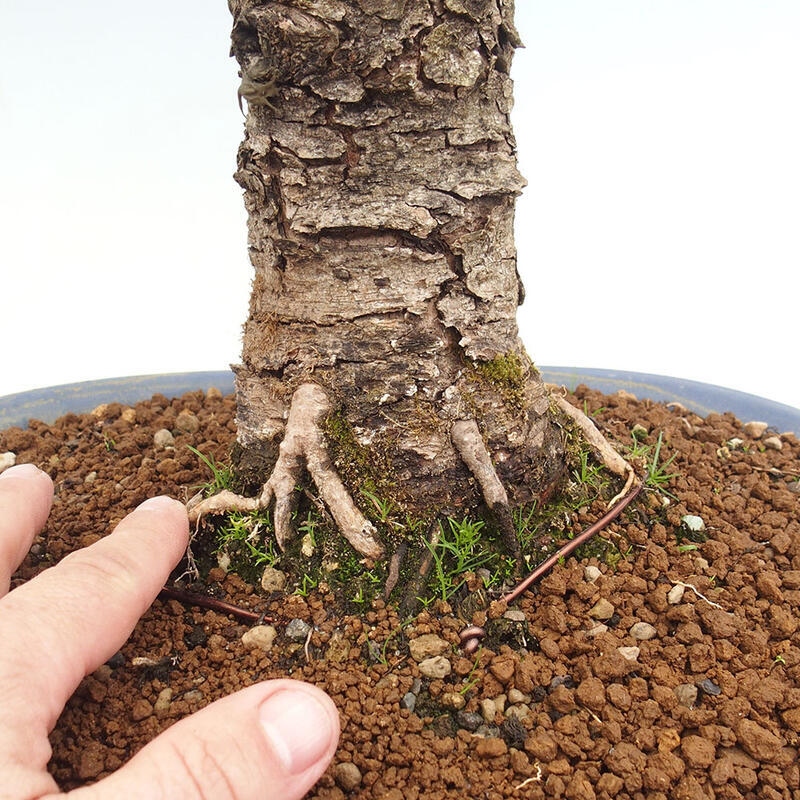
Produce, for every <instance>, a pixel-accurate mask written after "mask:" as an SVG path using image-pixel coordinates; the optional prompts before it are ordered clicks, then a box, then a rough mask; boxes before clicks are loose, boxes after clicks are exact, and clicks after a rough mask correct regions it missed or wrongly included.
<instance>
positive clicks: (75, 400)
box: [0, 366, 800, 436]
mask: <svg viewBox="0 0 800 800" xmlns="http://www.w3.org/2000/svg"><path fill="white" fill-rule="evenodd" d="M539 370H540V372H541V373H542V376H543V377H544V379H545V381H547V382H548V383H556V384H563V385H564V386H566V387H567V388H568V389H570V390H572V389H574V388H575V387H576V386H577V385H578V384H581V383H582V384H585V385H587V386H590V387H591V388H592V389H596V390H598V391H601V392H603V393H604V394H614V393H615V392H618V391H620V390H623V391H626V392H630V393H631V394H633V395H635V396H636V397H637V398H638V399H640V400H644V399H648V400H654V401H656V402H666V403H679V404H680V405H682V406H684V407H685V408H687V409H689V410H690V411H693V412H695V413H696V414H699V415H700V416H702V417H705V416H707V415H708V414H712V413H718V414H719V413H724V412H726V411H730V412H732V413H733V414H735V415H736V416H737V417H738V418H739V419H740V420H741V421H742V422H748V421H751V420H760V421H763V422H766V423H768V424H769V425H770V427H772V428H774V429H775V430H776V431H778V432H792V433H794V434H795V435H796V436H800V409H797V408H793V407H792V406H787V405H784V404H783V403H777V402H775V401H773V400H767V399H766V398H763V397H759V396H758V395H754V394H748V393H747V392H740V391H738V390H736V389H728V388H725V387H723V386H715V385H714V384H708V383H701V382H699V381H691V380H686V379H683V378H674V377H670V376H667V375H652V374H649V373H645V372H626V371H622V370H608V369H594V368H588V367H550V366H546V367H539ZM211 387H216V388H217V389H219V390H220V391H221V392H223V394H229V393H231V392H233V391H234V376H233V372H231V371H229V370H223V371H208V372H175V373H162V374H154V375H133V376H126V377H118V378H106V379H103V380H94V381H82V382H80V383H67V384H62V385H59V386H49V387H45V388H42V389H32V390H30V391H26V392H18V393H17V394H11V395H7V396H6V397H0V429H4V428H10V427H20V428H25V427H27V425H28V421H29V420H31V419H38V420H41V421H43V422H45V423H48V424H51V423H53V422H54V421H55V420H56V419H57V418H58V417H60V416H63V415H64V414H68V413H75V414H80V413H86V412H88V411H91V410H92V409H93V408H96V407H97V406H98V405H100V404H102V403H114V402H118V403H122V404H124V405H133V404H134V403H137V402H141V401H143V400H147V399H149V398H150V397H152V396H153V395H154V394H162V395H164V396H166V397H170V398H172V397H179V396H180V395H182V394H185V393H186V392H191V391H198V390H203V391H206V390H208V389H209V388H211Z"/></svg>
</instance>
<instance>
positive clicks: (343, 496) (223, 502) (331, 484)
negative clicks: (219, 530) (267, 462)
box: [189, 383, 383, 559]
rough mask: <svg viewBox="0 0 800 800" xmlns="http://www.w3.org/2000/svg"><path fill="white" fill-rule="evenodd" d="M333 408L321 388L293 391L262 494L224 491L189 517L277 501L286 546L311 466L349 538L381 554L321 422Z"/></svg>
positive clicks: (367, 552)
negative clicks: (340, 472)
mask: <svg viewBox="0 0 800 800" xmlns="http://www.w3.org/2000/svg"><path fill="white" fill-rule="evenodd" d="M330 411H331V404H330V400H329V399H328V395H327V394H326V393H325V391H324V390H323V389H322V387H321V386H318V385H317V384H316V383H304V384H301V385H300V386H299V387H298V388H297V389H296V390H295V392H294V394H293V395H292V402H291V406H290V408H289V417H288V419H287V421H286V433H285V436H284V438H283V441H282V442H281V445H280V448H279V450H278V460H277V461H276V462H275V466H274V468H273V470H272V474H271V475H270V477H269V480H267V482H266V483H265V484H264V487H263V489H262V491H261V494H260V495H259V496H258V497H254V498H251V497H242V496H241V495H237V494H235V493H233V492H229V491H223V492H219V493H218V494H216V495H213V496H212V497H209V498H206V499H205V500H202V501H200V502H199V503H197V504H196V505H192V506H191V508H189V519H190V520H192V521H194V522H197V521H199V520H200V519H201V518H202V517H204V516H206V515H207V514H224V513H227V512H230V511H245V512H250V511H256V510H259V509H267V508H269V507H270V505H271V504H273V503H274V512H273V523H274V526H275V540H276V541H277V543H278V546H279V547H280V548H281V549H284V546H285V542H286V541H287V540H288V539H289V538H291V536H292V535H293V533H294V531H293V528H292V524H291V520H292V514H293V512H294V510H295V507H296V502H297V493H296V492H295V487H296V486H297V485H298V484H299V483H300V482H301V480H302V477H303V471H304V470H307V471H308V473H309V475H310V476H311V479H312V480H313V481H314V484H315V485H316V487H317V490H318V491H319V494H320V497H321V498H322V500H323V501H324V503H325V505H326V506H327V507H328V509H329V510H330V512H331V514H332V516H333V518H334V520H335V521H336V525H337V526H338V528H339V530H340V532H341V533H342V535H343V536H344V537H345V538H346V539H347V541H349V542H350V544H351V545H353V547H354V548H355V549H356V550H357V551H358V552H359V553H361V554H362V555H363V556H366V557H367V558H371V559H379V558H381V557H382V556H383V548H382V547H381V545H380V543H379V542H378V540H377V539H376V538H375V533H376V531H375V528H374V526H373V525H372V523H371V522H370V521H369V520H368V519H367V518H366V517H365V516H364V515H363V514H362V513H361V511H359V509H358V508H357V507H356V504H355V503H354V502H353V499H352V497H350V494H349V492H348V491H347V489H346V488H345V486H344V484H343V483H342V481H341V478H340V477H339V475H338V473H337V472H336V469H335V467H334V466H333V464H332V463H331V460H330V456H329V455H328V450H327V447H326V445H325V437H324V434H323V431H322V423H323V421H324V420H325V418H326V417H327V416H328V414H329V413H330Z"/></svg>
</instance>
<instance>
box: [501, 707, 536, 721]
mask: <svg viewBox="0 0 800 800" xmlns="http://www.w3.org/2000/svg"><path fill="white" fill-rule="evenodd" d="M530 713H531V710H530V708H528V706H526V705H524V704H523V703H520V704H519V705H516V706H509V707H508V708H507V709H506V711H505V714H506V719H511V718H512V717H513V718H514V719H525V717H527V716H528V715H529V714H530Z"/></svg>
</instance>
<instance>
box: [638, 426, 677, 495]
mask: <svg viewBox="0 0 800 800" xmlns="http://www.w3.org/2000/svg"><path fill="white" fill-rule="evenodd" d="M663 443H664V434H663V433H662V432H661V431H659V432H658V439H657V441H656V446H655V449H654V450H653V458H652V459H651V460H650V461H649V462H648V464H647V475H646V476H645V483H646V484H647V485H648V486H652V487H653V488H654V489H657V490H658V491H659V492H662V493H663V494H666V495H669V496H670V497H672V498H673V499H675V495H674V494H672V493H671V492H669V491H667V488H666V486H667V484H668V483H669V482H670V481H671V480H672V479H673V478H677V477H678V473H677V472H667V470H668V469H669V467H670V466H671V465H672V462H673V461H674V460H675V457H676V456H677V455H678V454H677V453H673V454H672V455H671V456H670V457H669V458H668V459H667V460H666V461H665V462H664V463H663V464H660V463H659V461H660V460H661V446H662V444H663Z"/></svg>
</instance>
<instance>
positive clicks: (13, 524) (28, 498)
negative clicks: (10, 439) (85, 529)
mask: <svg viewBox="0 0 800 800" xmlns="http://www.w3.org/2000/svg"><path fill="white" fill-rule="evenodd" d="M52 502H53V481H52V480H50V476H49V475H48V474H47V473H46V472H42V470H40V469H39V468H38V467H36V466H34V465H33V464H17V465H16V466H15V467H9V468H8V469H7V470H5V471H4V472H2V473H0V597H2V596H3V595H4V594H5V593H6V592H7V591H8V587H9V585H10V581H11V575H12V574H13V572H14V570H15V569H16V568H17V567H18V566H19V565H20V563H22V559H23V558H25V554H26V553H27V552H28V550H29V549H30V546H31V542H32V541H33V537H34V536H36V534H37V533H39V531H40V530H42V528H43V527H44V524H45V522H46V521H47V515H48V514H49V513H50V506H51V505H52Z"/></svg>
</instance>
